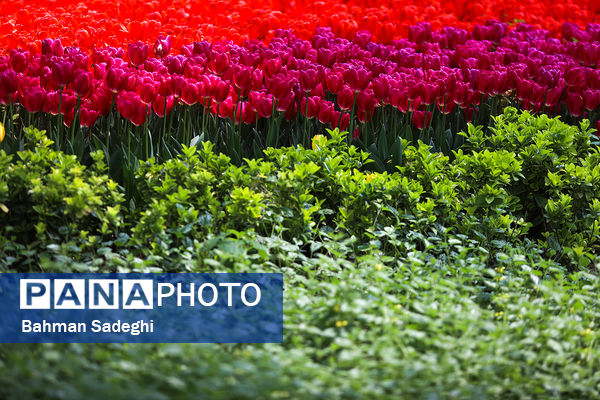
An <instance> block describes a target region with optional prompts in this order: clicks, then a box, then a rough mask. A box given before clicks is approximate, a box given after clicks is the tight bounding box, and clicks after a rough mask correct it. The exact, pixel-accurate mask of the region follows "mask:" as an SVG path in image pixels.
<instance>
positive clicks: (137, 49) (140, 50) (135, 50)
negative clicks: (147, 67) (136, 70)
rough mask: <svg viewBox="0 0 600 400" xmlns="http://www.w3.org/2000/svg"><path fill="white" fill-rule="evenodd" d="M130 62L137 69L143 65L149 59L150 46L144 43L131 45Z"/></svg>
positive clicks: (128, 52) (128, 51)
mask: <svg viewBox="0 0 600 400" xmlns="http://www.w3.org/2000/svg"><path fill="white" fill-rule="evenodd" d="M127 57H128V58H129V62H131V64H132V65H135V66H136V67H139V66H140V65H143V64H144V62H146V59H147V58H148V45H147V44H143V43H142V42H135V43H131V44H129V45H128V46H127Z"/></svg>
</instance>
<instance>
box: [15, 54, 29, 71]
mask: <svg viewBox="0 0 600 400" xmlns="http://www.w3.org/2000/svg"><path fill="white" fill-rule="evenodd" d="M28 64H29V52H28V51H21V50H11V52H10V66H11V67H12V69H14V70H15V72H25V70H26V69H27V65H28Z"/></svg>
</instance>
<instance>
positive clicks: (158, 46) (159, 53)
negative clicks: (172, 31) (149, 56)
mask: <svg viewBox="0 0 600 400" xmlns="http://www.w3.org/2000/svg"><path fill="white" fill-rule="evenodd" d="M172 42H173V38H172V37H171V36H168V37H166V38H165V37H164V36H163V35H160V36H159V37H158V39H156V42H155V43H154V47H153V48H152V52H153V53H154V56H155V57H157V58H163V57H164V56H166V55H167V54H169V52H170V51H171V43H172Z"/></svg>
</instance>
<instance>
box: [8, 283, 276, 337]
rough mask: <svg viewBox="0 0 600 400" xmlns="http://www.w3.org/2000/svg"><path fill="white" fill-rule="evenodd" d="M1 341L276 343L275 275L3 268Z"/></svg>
mask: <svg viewBox="0 0 600 400" xmlns="http://www.w3.org/2000/svg"><path fill="white" fill-rule="evenodd" d="M0 278H1V279H0V341H1V342H5V343H6V342H223V343H266V342H281V340H282V335H283V277H282V275H281V274H192V273H183V274H140V273H133V274H1V275H0Z"/></svg>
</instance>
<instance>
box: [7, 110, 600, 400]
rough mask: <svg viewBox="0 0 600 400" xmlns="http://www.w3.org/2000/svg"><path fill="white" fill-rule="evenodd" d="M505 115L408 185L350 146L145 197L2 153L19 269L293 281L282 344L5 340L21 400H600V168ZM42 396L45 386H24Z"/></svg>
mask: <svg viewBox="0 0 600 400" xmlns="http://www.w3.org/2000/svg"><path fill="white" fill-rule="evenodd" d="M588 125H589V124H588V123H586V122H585V121H584V122H582V123H581V124H580V125H579V126H571V125H568V124H565V123H563V122H561V121H560V119H558V118H554V119H551V118H549V117H547V116H539V117H536V116H533V115H531V114H530V113H528V112H519V111H517V110H516V109H513V108H507V109H506V110H504V113H503V114H501V115H500V116H499V117H496V118H494V125H493V126H492V127H491V129H490V130H489V131H487V130H484V129H482V128H480V127H475V126H472V125H470V126H469V127H468V129H467V131H466V132H464V133H463V134H462V135H463V137H464V140H465V144H464V146H463V147H462V148H461V149H460V150H459V151H457V152H455V153H453V156H452V157H449V156H445V155H443V154H441V153H437V152H432V151H431V148H429V147H428V146H426V145H425V144H423V143H417V145H416V146H415V145H414V144H413V143H412V142H409V141H407V140H404V141H403V146H402V152H401V153H400V157H401V161H399V167H398V168H397V169H396V171H395V172H374V171H373V169H372V168H370V165H372V164H373V163H374V162H373V161H371V160H370V157H369V154H368V153H366V152H364V151H361V150H359V149H358V148H356V147H354V146H350V145H349V144H348V142H347V140H346V134H342V133H340V132H339V131H330V132H328V133H327V134H326V135H321V136H316V137H315V138H313V140H312V143H311V148H309V149H304V148H302V147H290V148H280V149H274V148H272V149H268V150H267V151H266V152H265V156H264V157H263V158H262V159H248V160H246V161H245V162H244V163H243V164H242V165H240V166H236V165H234V164H232V163H231V162H230V159H229V158H228V157H227V156H225V155H223V154H218V153H216V152H215V151H214V149H213V147H212V145H211V144H209V143H204V144H203V145H202V146H201V147H198V148H194V147H191V148H186V147H184V148H183V151H182V154H181V155H179V156H178V157H176V158H173V159H171V160H168V161H164V162H156V161H154V160H149V161H147V162H142V163H141V164H140V166H139V169H137V171H136V172H134V175H135V176H134V178H133V179H132V182H133V186H132V187H130V188H128V189H126V188H123V187H119V186H118V185H117V184H116V183H115V182H114V181H112V180H111V178H110V176H108V175H107V165H106V162H105V160H104V158H103V157H104V155H103V153H102V152H96V153H93V154H92V159H93V160H94V161H93V162H92V163H91V164H90V165H89V166H84V165H82V164H80V163H79V162H78V161H77V158H76V157H75V156H72V155H71V156H69V155H66V154H64V153H62V152H60V151H57V150H55V149H54V147H53V143H52V142H51V141H50V140H49V139H48V138H47V137H46V136H45V135H44V133H43V132H40V131H37V130H35V129H27V130H26V133H27V143H26V146H27V147H28V149H27V150H25V151H23V152H19V153H17V154H14V155H8V154H6V153H4V152H2V153H0V165H1V166H2V168H3V170H4V171H5V173H4V174H3V175H1V176H0V194H1V196H2V197H0V207H1V210H0V227H1V228H0V229H1V230H0V249H2V250H0V251H1V252H2V253H1V257H0V260H2V261H1V262H2V270H3V271H40V270H42V271H46V272H50V271H55V272H59V271H81V272H83V271H156V272H158V271H169V272H173V271H179V272H190V271H193V272H209V271H210V272H225V271H227V272H258V271H261V272H271V271H273V272H282V273H283V274H284V279H285V296H284V316H285V320H284V321H285V322H284V342H283V344H282V345H169V344H161V345H78V344H72V345H3V346H2V347H1V348H0V369H1V371H2V373H1V374H0V381H1V382H2V385H0V393H2V397H5V398H15V399H21V398H82V397H85V398H106V397H109V396H110V397H113V398H131V397H139V398H157V399H160V398H189V397H190V396H191V395H203V396H206V397H210V398H257V397H258V398H398V397H400V396H404V397H414V398H474V399H475V398H477V399H480V398H536V397H543V398H599V397H600V393H599V392H600V385H599V382H600V376H599V375H598V372H597V371H598V370H599V369H600V368H598V355H599V353H600V352H599V350H598V336H599V335H598V333H597V324H598V323H599V322H600V321H599V312H598V307H597V305H598V300H597V293H598V289H599V285H600V281H599V278H598V260H597V255H598V243H599V242H598V241H599V239H600V234H599V226H600V225H599V224H600V193H599V189H598V188H599V187H600V186H599V185H598V183H599V182H598V180H599V179H600V165H599V164H600V163H599V162H598V161H599V158H600V153H599V151H598V148H597V147H596V146H594V145H593V144H592V143H591V139H592V138H593V137H594V134H593V130H591V129H589V126H588ZM23 382H27V385H24V384H23Z"/></svg>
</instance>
